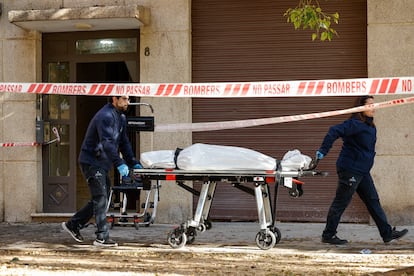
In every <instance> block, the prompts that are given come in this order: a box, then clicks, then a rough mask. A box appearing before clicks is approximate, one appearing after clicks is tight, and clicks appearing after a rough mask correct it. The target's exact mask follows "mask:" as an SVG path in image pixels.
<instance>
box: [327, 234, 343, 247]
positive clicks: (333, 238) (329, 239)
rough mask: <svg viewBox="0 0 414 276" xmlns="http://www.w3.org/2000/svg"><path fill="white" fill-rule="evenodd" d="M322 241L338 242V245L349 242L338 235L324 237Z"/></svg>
mask: <svg viewBox="0 0 414 276" xmlns="http://www.w3.org/2000/svg"><path fill="white" fill-rule="evenodd" d="M322 242H324V243H329V244H336V245H341V244H347V243H348V241H347V240H343V239H340V238H338V237H337V236H336V235H334V236H332V237H330V238H324V237H322Z"/></svg>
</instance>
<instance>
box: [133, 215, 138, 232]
mask: <svg viewBox="0 0 414 276" xmlns="http://www.w3.org/2000/svg"><path fill="white" fill-rule="evenodd" d="M134 227H135V229H136V230H139V218H138V216H134Z"/></svg>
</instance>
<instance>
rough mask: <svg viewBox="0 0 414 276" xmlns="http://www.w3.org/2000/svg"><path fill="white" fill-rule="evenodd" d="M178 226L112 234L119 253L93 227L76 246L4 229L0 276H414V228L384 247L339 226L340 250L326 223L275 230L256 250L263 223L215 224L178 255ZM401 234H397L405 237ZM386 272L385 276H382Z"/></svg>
mask: <svg viewBox="0 0 414 276" xmlns="http://www.w3.org/2000/svg"><path fill="white" fill-rule="evenodd" d="M174 227H175V226H174V225H166V224H154V225H150V226H149V227H140V228H139V229H138V230H136V229H135V228H134V227H133V226H115V227H114V228H113V229H111V231H110V235H111V237H112V238H113V239H114V240H116V241H117V242H118V244H119V246H118V247H113V248H101V247H96V246H93V245H92V242H93V240H94V239H95V233H94V232H95V229H96V228H95V227H94V226H89V227H88V228H86V229H82V230H81V233H82V235H83V237H84V239H85V242H84V243H77V242H76V241H74V240H73V239H72V238H71V237H70V235H69V234H68V233H66V232H65V231H63V230H62V228H61V224H60V223H29V224H21V223H16V224H8V223H0V276H3V275H13V276H16V275H31V276H34V275H42V276H43V275H48V276H54V275H59V276H62V275H70V276H74V275H76V276H86V275H87V276H94V275H102V274H105V275H108V276H111V275H116V276H120V275H121V276H122V275H125V276H126V275H128V276H131V275H139V276H142V275H145V276H154V275H157V276H161V275H162V276H172V275H174V276H175V275H179V276H182V275H185V276H187V275H191V276H192V275H238V276H245V275H246V276H247V275H249V276H250V275H263V276H269V275H306V276H309V275H317V276H325V275H352V276H354V275H370V276H376V275H389V276H395V275H398V276H399V275H412V274H411V273H414V267H413V264H414V226H408V227H405V228H408V229H409V233H408V234H407V235H406V236H405V237H403V238H402V239H401V240H398V241H394V242H392V243H390V244H384V243H383V242H382V239H381V238H380V236H379V234H378V230H377V229H376V227H375V226H372V225H366V224H345V223H343V224H340V227H339V229H338V230H339V232H338V235H339V236H340V237H341V238H344V239H348V240H349V243H348V244H347V245H343V246H334V245H330V244H325V243H322V242H321V241H320V236H321V233H322V230H323V228H324V224H323V223H278V224H277V227H278V228H279V230H280V232H281V240H280V242H279V243H278V244H276V245H275V247H274V248H271V249H269V250H262V249H259V248H258V246H257V244H256V241H255V237H256V234H257V233H258V232H259V230H260V227H259V224H258V223H253V222H250V223H246V222H212V228H211V229H210V230H207V231H204V232H202V233H200V232H197V236H196V237H195V241H194V242H193V243H192V244H187V245H186V246H184V247H182V248H176V249H173V248H171V247H170V245H169V244H168V242H167V235H168V233H169V232H170V231H171V230H173V229H174ZM402 228H403V227H397V229H402ZM385 272H386V274H384V273H385Z"/></svg>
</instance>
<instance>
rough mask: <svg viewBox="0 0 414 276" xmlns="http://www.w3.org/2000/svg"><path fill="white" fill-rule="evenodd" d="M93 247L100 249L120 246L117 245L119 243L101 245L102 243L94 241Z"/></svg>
mask: <svg viewBox="0 0 414 276" xmlns="http://www.w3.org/2000/svg"><path fill="white" fill-rule="evenodd" d="M93 245H95V246H99V247H117V246H118V244H117V243H113V244H105V243H100V242H97V241H94V242H93Z"/></svg>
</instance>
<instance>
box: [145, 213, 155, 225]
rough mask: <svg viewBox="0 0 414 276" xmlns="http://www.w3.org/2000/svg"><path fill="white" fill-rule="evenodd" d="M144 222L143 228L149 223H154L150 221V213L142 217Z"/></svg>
mask: <svg viewBox="0 0 414 276" xmlns="http://www.w3.org/2000/svg"><path fill="white" fill-rule="evenodd" d="M144 222H145V227H149V226H150V223H154V221H152V216H151V214H150V213H148V212H147V213H145V215H144Z"/></svg>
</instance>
